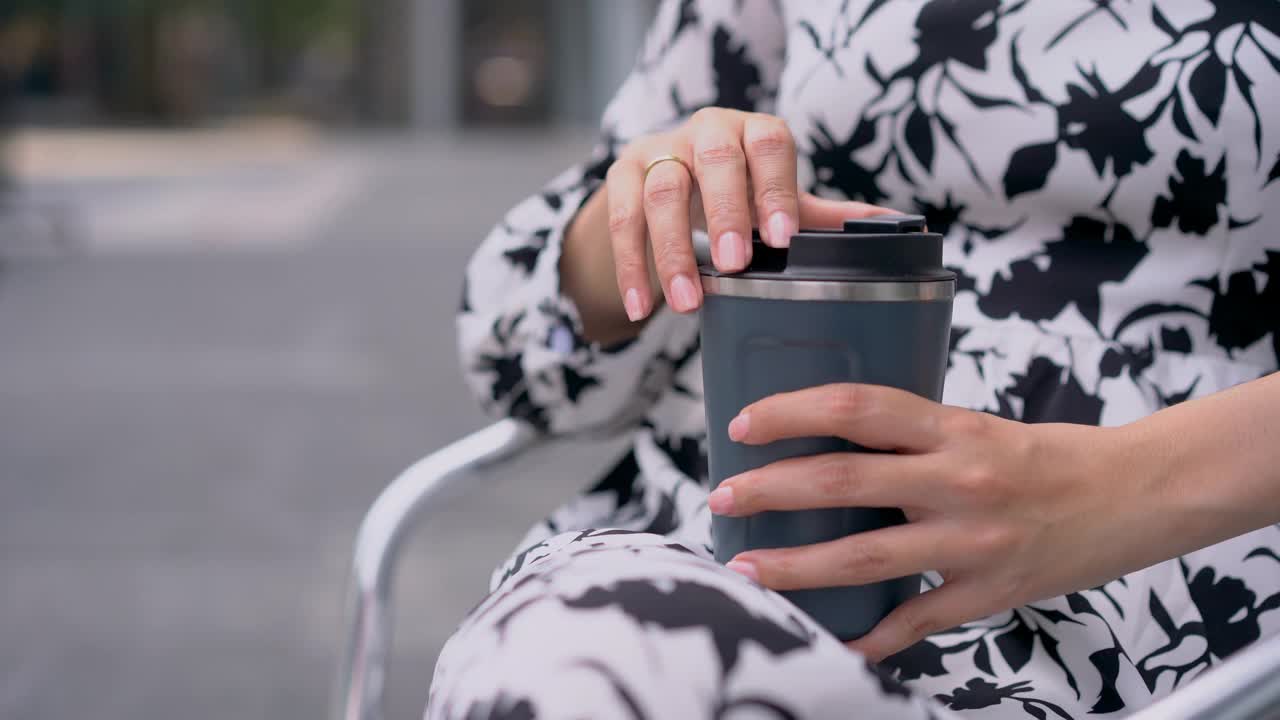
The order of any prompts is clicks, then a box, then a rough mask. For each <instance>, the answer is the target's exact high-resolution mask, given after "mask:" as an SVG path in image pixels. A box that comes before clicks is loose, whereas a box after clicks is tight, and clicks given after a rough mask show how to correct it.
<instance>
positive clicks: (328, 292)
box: [0, 127, 612, 720]
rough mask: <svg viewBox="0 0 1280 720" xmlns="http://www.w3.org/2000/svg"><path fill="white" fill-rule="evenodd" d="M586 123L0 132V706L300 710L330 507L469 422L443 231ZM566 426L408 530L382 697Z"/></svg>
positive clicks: (438, 623) (322, 641)
mask: <svg viewBox="0 0 1280 720" xmlns="http://www.w3.org/2000/svg"><path fill="white" fill-rule="evenodd" d="M589 141H590V138H589V135H587V134H581V135H573V134H569V135H519V134H487V135H485V134H481V135H463V136H456V137H455V136H449V137H445V136H441V137H419V138H396V137H384V136H370V137H343V138H338V139H331V138H325V137H321V136H314V135H312V134H310V133H309V132H307V131H306V130H305V129H302V128H289V127H272V128H247V129H244V128H242V129H232V130H226V131H205V132H191V133H163V132H161V133H145V132H116V133H65V132H64V133H51V134H42V135H28V136H23V137H21V138H20V139H19V142H18V144H17V146H16V148H15V152H14V155H13V157H14V159H15V161H16V164H17V166H18V167H19V169H20V171H21V174H22V176H23V178H24V179H25V186H24V191H23V193H24V195H23V202H24V203H27V204H33V205H39V206H43V207H54V208H70V209H72V210H73V211H74V213H73V214H72V215H70V216H69V217H71V218H72V220H73V222H72V223H71V225H72V226H73V227H75V228H77V229H78V233H79V238H78V239H77V241H76V246H75V247H74V248H71V249H68V248H66V247H55V246H53V245H51V244H50V243H48V242H46V240H45V239H42V238H41V237H39V235H40V232H41V231H42V229H43V226H42V225H41V223H40V222H38V221H30V218H28V219H27V220H23V221H13V220H12V219H9V220H7V221H6V220H3V219H0V639H2V642H0V718H15V719H21V720H28V719H42V718H81V717H85V718H87V717H92V718H95V719H97V720H113V719H116V718H119V719H122V720H123V719H125V718H129V719H134V718H184V720H200V719H202V718H210V719H212V718H219V719H221V718H268V717H269V718H316V717H322V716H323V714H324V713H325V711H326V703H327V700H328V696H329V684H330V680H331V677H332V674H333V667H334V659H335V656H336V655H335V654H336V648H337V642H338V640H339V638H340V637H341V636H342V628H341V625H340V620H341V612H340V611H341V604H342V599H343V583H344V582H345V580H346V573H347V565H348V562H349V558H350V546H351V540H352V537H353V533H354V531H355V527H356V524H357V523H358V521H359V519H360V516H361V514H362V513H363V511H364V509H365V508H366V507H367V506H368V504H369V503H370V502H371V501H372V499H373V497H374V496H375V494H376V493H377V491H378V490H379V489H380V488H381V487H382V486H383V485H384V484H385V483H386V482H387V481H389V480H390V479H391V478H392V477H393V476H394V475H395V473H396V472H398V471H399V470H400V469H402V468H403V467H405V466H406V465H407V464H409V463H410V462H412V461H413V460H415V459H416V458H417V457H418V456H419V455H421V454H423V453H425V452H427V451H429V450H430V449H432V448H435V447H439V446H440V445H442V444H444V443H446V442H448V441H450V440H452V439H455V438H456V437H458V436H460V435H462V434H464V433H466V432H468V431H470V430H473V429H476V428H478V427H480V426H482V425H483V424H484V422H485V419H484V418H483V417H482V415H481V413H480V412H479V411H478V410H477V409H476V405H475V403H474V402H473V401H472V399H471V397H470V396H469V395H468V394H467V393H466V391H465V390H464V389H463V387H462V385H461V381H460V378H459V374H458V370H457V363H456V359H455V355H454V344H453V325H452V316H453V311H454V309H455V307H456V304H457V296H458V289H459V285H460V281H461V276H460V271H461V268H462V266H463V263H464V262H465V260H466V257H467V256H468V254H469V252H470V249H471V248H472V247H473V246H474V245H475V243H477V242H478V241H479V239H480V238H481V237H482V236H483V234H484V233H485V231H486V230H487V229H488V227H489V226H490V225H491V224H492V223H493V222H494V221H496V220H497V218H498V217H499V215H500V213H501V212H502V211H503V210H504V209H505V208H507V207H508V206H510V205H511V204H512V203H514V202H515V201H516V200H517V199H519V198H520V197H522V196H523V195H525V194H528V193H529V192H531V191H533V190H534V189H536V188H537V187H538V186H539V185H540V184H541V183H542V182H543V181H544V180H545V179H546V178H548V177H550V176H551V175H552V174H553V173H555V172H557V171H558V170H559V169H560V168H562V167H563V166H565V165H567V164H569V163H570V162H571V161H573V160H576V159H577V158H579V157H581V156H582V154H583V153H584V152H585V150H586V148H587V147H588V145H589ZM611 452H612V450H611V449H608V448H600V447H596V448H589V449H583V450H582V451H581V453H579V454H573V455H570V456H567V457H561V458H559V459H557V460H556V461H555V465H554V466H547V467H539V468H537V469H536V470H530V471H528V472H527V473H526V472H522V473H521V477H518V478H507V480H506V482H504V483H503V484H502V485H501V487H500V488H490V489H485V490H483V491H480V492H478V493H474V494H472V495H470V496H468V497H465V498H458V499H454V500H451V501H450V502H449V503H448V505H447V507H446V508H445V511H444V512H443V513H441V514H440V515H438V516H436V517H435V518H433V519H432V521H431V524H430V526H429V527H428V528H427V529H426V530H425V531H424V532H423V533H420V534H419V535H418V536H416V537H415V539H414V540H413V541H412V542H411V544H410V546H409V547H408V548H407V550H408V552H407V561H406V563H405V565H404V570H405V572H404V573H402V576H401V582H400V585H399V592H397V599H398V602H399V604H400V608H399V609H400V612H398V613H397V632H398V634H397V641H396V660H395V662H394V663H393V665H392V672H391V677H390V680H389V682H390V697H391V710H392V712H391V714H390V717H392V718H395V717H417V716H419V715H420V713H421V710H422V706H423V703H424V701H425V698H426V695H427V688H428V682H429V678H430V673H431V668H432V666H433V662H434V658H435V655H436V653H437V651H438V649H439V646H440V644H441V643H442V642H443V641H444V639H445V638H446V637H447V636H448V634H449V632H450V631H451V629H452V627H453V626H454V624H455V623H456V622H457V621H458V620H459V619H460V618H461V616H462V615H463V614H464V613H465V612H466V610H467V609H469V608H470V607H471V606H472V605H473V604H474V603H475V602H476V601H478V600H479V599H480V598H481V596H482V594H483V590H484V586H485V583H486V581H487V577H488V573H489V570H490V569H491V567H492V566H493V565H494V564H495V563H496V562H498V561H499V560H500V559H501V558H502V557H503V556H504V555H505V553H506V552H507V550H508V549H510V548H511V546H512V545H513V543H514V542H515V541H516V539H517V538H518V537H519V536H520V534H521V533H522V532H523V531H524V530H525V528H526V526H527V525H528V524H529V523H530V522H532V521H533V520H534V519H535V518H537V517H539V516H540V515H541V514H543V513H544V512H546V511H547V510H548V509H550V508H551V507H553V506H554V505H555V504H557V503H558V502H559V501H561V500H562V499H564V498H565V497H566V496H567V495H568V494H569V493H571V492H572V491H573V490H574V489H575V488H576V487H579V486H581V485H582V484H583V483H584V482H586V480H587V478H586V477H585V475H584V472H586V474H591V473H593V472H594V471H595V469H597V468H599V467H601V466H602V465H603V463H604V462H605V461H606V460H605V459H606V458H607V457H608V456H609V454H610V453H611Z"/></svg>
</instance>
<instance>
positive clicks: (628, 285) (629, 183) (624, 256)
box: [605, 156, 653, 322]
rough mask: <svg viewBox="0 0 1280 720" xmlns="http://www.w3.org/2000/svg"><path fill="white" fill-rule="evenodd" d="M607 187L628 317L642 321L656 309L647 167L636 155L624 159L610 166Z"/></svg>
mask: <svg viewBox="0 0 1280 720" xmlns="http://www.w3.org/2000/svg"><path fill="white" fill-rule="evenodd" d="M605 187H606V189H607V191H608V199H609V242H610V244H611V247H612V249H613V270H614V274H615V275H616V276H617V280H618V294H619V296H620V297H621V298H622V306H623V308H625V309H626V312H627V318H629V319H630V320H631V322H638V321H640V320H643V319H644V318H646V317H648V315H649V313H650V312H652V310H653V292H652V290H651V287H652V286H651V283H650V279H649V260H648V250H647V247H646V241H647V237H648V231H647V229H646V227H645V218H644V205H643V203H642V201H641V198H642V197H643V194H644V168H643V167H642V166H641V165H640V163H639V161H638V160H637V159H635V158H632V157H625V156H624V157H623V158H620V159H619V160H618V161H617V162H615V163H614V164H613V166H612V167H610V168H609V173H608V176H607V182H606V184H605Z"/></svg>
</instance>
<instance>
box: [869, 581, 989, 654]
mask: <svg viewBox="0 0 1280 720" xmlns="http://www.w3.org/2000/svg"><path fill="white" fill-rule="evenodd" d="M988 597H989V594H988V593H987V592H984V590H983V588H982V587H980V586H978V585H976V584H971V582H966V581H961V580H957V581H954V582H944V583H943V584H942V585H940V586H938V587H937V588H935V589H933V590H930V591H928V592H926V593H922V594H920V595H917V596H916V597H914V598H911V599H910V600H908V601H907V602H905V603H903V604H902V605H899V606H898V607H897V608H896V609H895V610H894V611H893V612H891V613H889V616H888V617H886V618H885V619H884V620H881V621H880V624H879V625H876V626H875V627H874V628H872V629H871V632H869V633H867V634H866V635H864V636H862V637H861V638H858V639H857V640H854V641H853V642H851V643H849V648H850V649H851V650H855V651H857V652H860V653H862V654H863V655H864V656H866V658H867V659H868V660H871V661H872V662H879V661H881V660H883V659H885V658H887V657H889V656H890V655H893V654H894V653H897V652H901V651H902V650H905V649H907V648H909V647H911V646H912V645H915V644H916V643H918V642H920V641H921V640H923V639H925V638H926V637H928V636H930V635H932V634H934V633H937V632H942V631H943V630H949V629H951V628H953V627H956V626H957V625H961V624H963V623H966V622H969V621H971V620H976V619H978V618H980V617H983V616H985V615H988V614H990V613H991V612H992V609H990V608H989V607H988V606H989V605H990V603H989V602H988V600H987V598H988ZM997 609H998V608H997Z"/></svg>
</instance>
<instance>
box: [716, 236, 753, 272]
mask: <svg viewBox="0 0 1280 720" xmlns="http://www.w3.org/2000/svg"><path fill="white" fill-rule="evenodd" d="M745 245H746V243H744V242H742V236H741V235H739V234H738V233H736V232H727V233H725V234H723V235H721V236H720V267H721V269H722V270H729V271H734V270H741V269H743V268H745V267H746V266H747V250H746V247H745Z"/></svg>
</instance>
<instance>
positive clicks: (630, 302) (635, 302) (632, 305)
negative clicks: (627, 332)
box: [622, 288, 644, 322]
mask: <svg viewBox="0 0 1280 720" xmlns="http://www.w3.org/2000/svg"><path fill="white" fill-rule="evenodd" d="M622 305H623V306H624V307H625V308H626V309H627V317H628V318H630V320H631V322H640V321H641V320H643V319H644V303H643V302H641V300H640V291H639V290H636V289H635V288H629V289H628V290H627V293H626V295H624V296H623V297H622Z"/></svg>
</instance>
